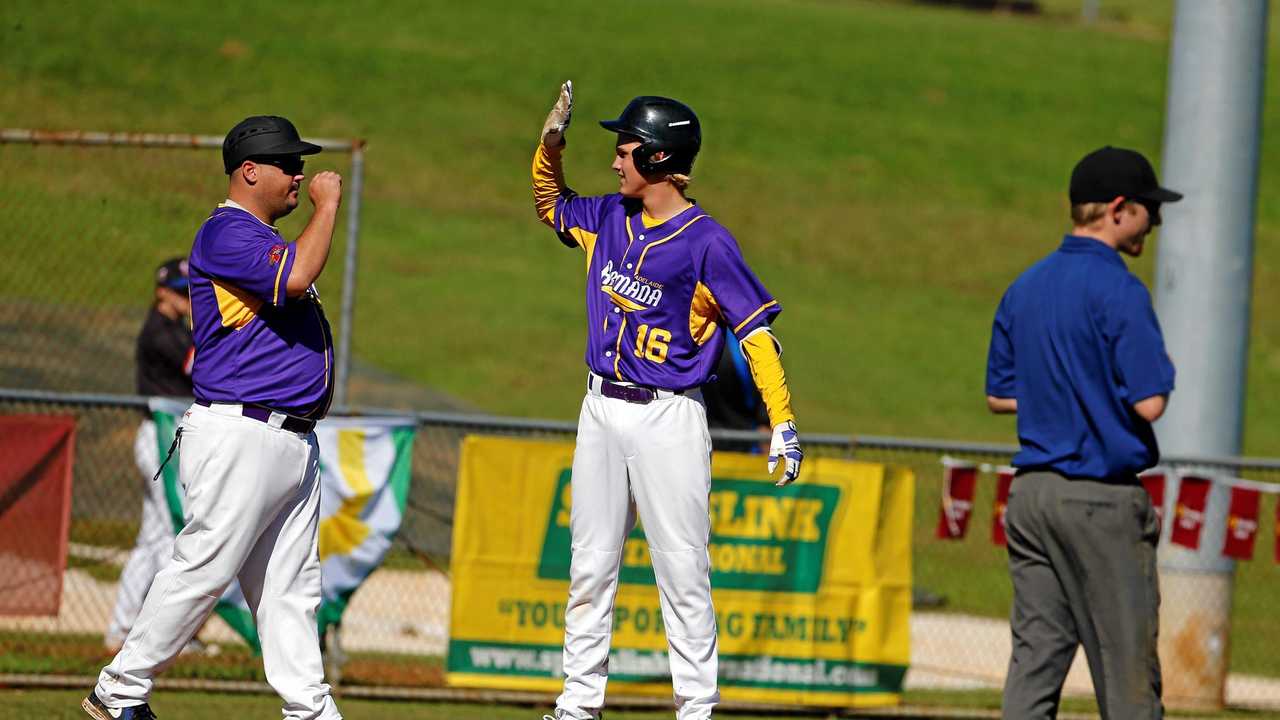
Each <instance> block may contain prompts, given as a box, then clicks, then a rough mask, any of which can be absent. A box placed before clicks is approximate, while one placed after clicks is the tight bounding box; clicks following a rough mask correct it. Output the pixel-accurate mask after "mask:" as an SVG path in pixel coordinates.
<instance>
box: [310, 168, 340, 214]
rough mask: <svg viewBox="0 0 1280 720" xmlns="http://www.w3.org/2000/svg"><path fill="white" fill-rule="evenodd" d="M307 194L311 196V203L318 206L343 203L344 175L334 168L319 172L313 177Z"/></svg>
mask: <svg viewBox="0 0 1280 720" xmlns="http://www.w3.org/2000/svg"><path fill="white" fill-rule="evenodd" d="M307 194H308V195H310V196H311V204H312V205H315V206H316V207H320V206H322V205H326V204H329V203H332V204H333V205H335V206H336V205H339V204H341V203H342V176H341V175H339V174H338V173H336V172H334V171H332V170H325V171H324V172H321V173H317V174H316V176H315V177H313V178H311V183H310V185H309V186H308V187H307Z"/></svg>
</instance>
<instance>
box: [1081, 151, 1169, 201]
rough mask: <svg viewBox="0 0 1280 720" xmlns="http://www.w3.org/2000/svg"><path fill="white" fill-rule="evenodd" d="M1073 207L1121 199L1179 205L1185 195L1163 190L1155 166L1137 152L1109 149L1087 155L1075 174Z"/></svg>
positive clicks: (1166, 189)
mask: <svg viewBox="0 0 1280 720" xmlns="http://www.w3.org/2000/svg"><path fill="white" fill-rule="evenodd" d="M1070 196H1071V204H1073V205H1080V204H1082V203H1091V202H1111V201H1112V200H1115V199H1116V198H1117V197H1125V198H1133V199H1134V200H1146V201H1148V202H1154V203H1167V202H1175V201H1178V200H1181V199H1182V193H1177V192H1174V191H1172V190H1170V189H1168V188H1163V187H1160V183H1159V182H1158V181H1157V180H1156V171H1155V170H1154V169H1153V168H1152V167H1151V163H1150V162H1148V161H1147V159H1146V158H1145V157H1143V155H1142V153H1140V152H1138V151H1136V150H1126V149H1124V148H1118V147H1112V146H1110V145H1107V146H1106V147H1102V148H1098V149H1097V150H1094V151H1093V152H1091V153H1089V154H1088V155H1085V156H1084V158H1083V159H1081V160H1080V162H1078V163H1076V167H1075V169H1074V170H1072V171H1071V189H1070Z"/></svg>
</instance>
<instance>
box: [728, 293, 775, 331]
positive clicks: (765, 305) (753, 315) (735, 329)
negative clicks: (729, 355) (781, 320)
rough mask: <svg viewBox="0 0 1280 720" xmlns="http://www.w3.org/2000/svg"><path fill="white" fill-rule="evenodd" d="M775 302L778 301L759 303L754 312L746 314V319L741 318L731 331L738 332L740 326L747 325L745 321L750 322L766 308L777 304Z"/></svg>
mask: <svg viewBox="0 0 1280 720" xmlns="http://www.w3.org/2000/svg"><path fill="white" fill-rule="evenodd" d="M777 304H778V301H777V300H770V301H769V302H767V303H765V304H763V305H761V306H760V307H759V309H757V310H756V311H755V312H753V313H751V314H750V315H748V316H747V319H746V320H743V321H742V322H740V323H738V326H737V327H735V328H734V329H733V333H734V334H735V335H737V334H738V331H739V330H741V329H742V328H744V327H746V326H747V323H749V322H751V321H752V320H755V319H756V316H757V315H759V314H760V313H762V312H764V311H765V310H767V309H769V308H771V307H773V306H774V305H777Z"/></svg>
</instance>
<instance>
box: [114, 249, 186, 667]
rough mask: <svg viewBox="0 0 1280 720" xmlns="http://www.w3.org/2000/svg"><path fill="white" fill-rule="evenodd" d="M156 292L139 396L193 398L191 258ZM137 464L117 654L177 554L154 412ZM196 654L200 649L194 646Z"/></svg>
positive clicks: (172, 263) (163, 276)
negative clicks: (136, 506) (136, 517)
mask: <svg viewBox="0 0 1280 720" xmlns="http://www.w3.org/2000/svg"><path fill="white" fill-rule="evenodd" d="M155 281H156V289H155V295H154V300H153V302H152V303H151V310H150V311H149V312H148V313H147V319H146V321H145V322H143V324H142V330H141V331H139V333H138V342H137V353H136V358H137V390H138V394H139V395H147V396H156V395H161V396H170V397H182V398H189V397H191V394H192V391H191V363H192V360H193V359H194V354H195V343H194V341H193V340H192V339H191V325H190V324H189V321H188V318H189V317H190V315H191V300H190V298H189V297H188V296H187V283H188V278H187V259H186V258H185V257H176V258H173V259H172V260H167V261H165V262H163V263H161V264H160V266H159V267H157V268H156V271H155ZM133 458H134V463H135V464H136V465H137V466H138V474H139V476H140V477H141V478H142V482H143V484H144V485H143V491H142V519H141V522H140V524H139V526H138V538H137V540H136V541H135V543H134V548H133V552H131V553H130V554H129V560H128V561H127V562H126V563H125V565H124V569H123V570H121V572H120V588H119V591H118V592H117V593H116V604H115V608H114V609H113V610H112V611H111V624H110V626H109V627H108V628H107V634H106V637H105V640H104V643H105V645H106V646H107V648H108V649H110V650H111V652H112V654H115V653H116V652H118V651H119V650H120V646H121V645H123V644H124V639H125V637H126V636H128V634H129V629H130V628H132V627H133V622H134V620H136V619H137V617H138V611H139V610H141V609H142V601H143V599H144V598H146V596H147V590H148V589H150V588H151V581H152V580H154V579H155V577H156V573H158V572H160V568H161V567H163V566H164V564H165V562H167V561H168V559H169V556H170V555H171V554H172V553H173V537H174V535H175V532H174V529H173V521H172V520H170V517H169V504H168V500H167V499H166V498H165V485H164V482H163V481H162V480H153V479H152V478H153V477H154V476H155V474H156V470H157V469H158V468H159V467H160V448H159V447H158V441H157V439H156V425H155V423H154V422H152V420H151V413H150V412H145V413H144V416H143V419H142V422H141V423H140V424H139V425H138V432H137V435H136V437H135V438H134V442H133ZM189 647H190V648H192V649H195V648H197V647H198V641H196V644H192V645H190V646H189Z"/></svg>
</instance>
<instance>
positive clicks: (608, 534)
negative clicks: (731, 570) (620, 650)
mask: <svg viewBox="0 0 1280 720" xmlns="http://www.w3.org/2000/svg"><path fill="white" fill-rule="evenodd" d="M572 487H573V490H572V492H573V508H572V513H571V516H570V531H571V534H572V538H573V559H572V562H571V564H570V570H569V575H570V580H569V601H568V605H567V608H566V611H565V638H564V672H565V683H564V692H563V693H562V694H561V695H560V697H559V699H558V700H557V701H556V708H557V713H558V715H559V716H560V717H565V718H574V719H575V720H586V719H587V718H597V717H599V714H600V711H601V708H603V707H604V699H605V682H606V680H607V679H608V674H609V644H610V640H611V637H612V630H613V604H614V597H615V595H616V593H617V589H618V569H619V565H620V563H621V560H622V548H623V543H624V541H625V540H626V537H627V533H628V532H630V531H631V529H632V527H634V525H635V521H636V511H637V509H638V510H639V516H640V520H641V522H642V523H643V525H644V533H645V538H646V540H647V542H648V545H649V551H650V554H651V557H652V558H653V570H654V575H655V576H656V578H657V581H658V597H659V602H660V603H661V606H662V618H663V622H664V624H665V625H666V631H667V648H668V651H669V653H670V662H671V678H672V689H673V694H674V698H675V706H676V717H677V718H680V719H681V720H695V719H696V720H701V719H702V718H709V717H711V710H712V708H713V707H715V705H716V703H717V702H719V700H720V693H719V690H718V686H717V684H716V674H717V671H718V669H719V663H718V656H717V649H716V616H715V610H714V609H713V608H712V606H711V580H710V571H711V562H710V557H709V555H708V553H707V543H708V540H709V539H710V534H711V521H710V517H709V515H708V498H709V494H710V491H711V437H710V435H709V433H708V432H707V416H706V410H705V409H704V407H703V406H702V403H701V402H700V399H696V396H695V397H690V396H686V395H676V396H674V397H669V398H662V399H658V400H654V401H653V402H650V403H648V404H647V405H638V404H633V403H628V402H626V401H623V400H616V399H613V398H606V397H603V396H601V395H598V394H594V393H589V394H588V395H587V397H586V398H585V399H584V400H583V402H582V413H581V415H580V416H579V418H578V441H577V447H576V449H575V450H574V456H573V480H572Z"/></svg>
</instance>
